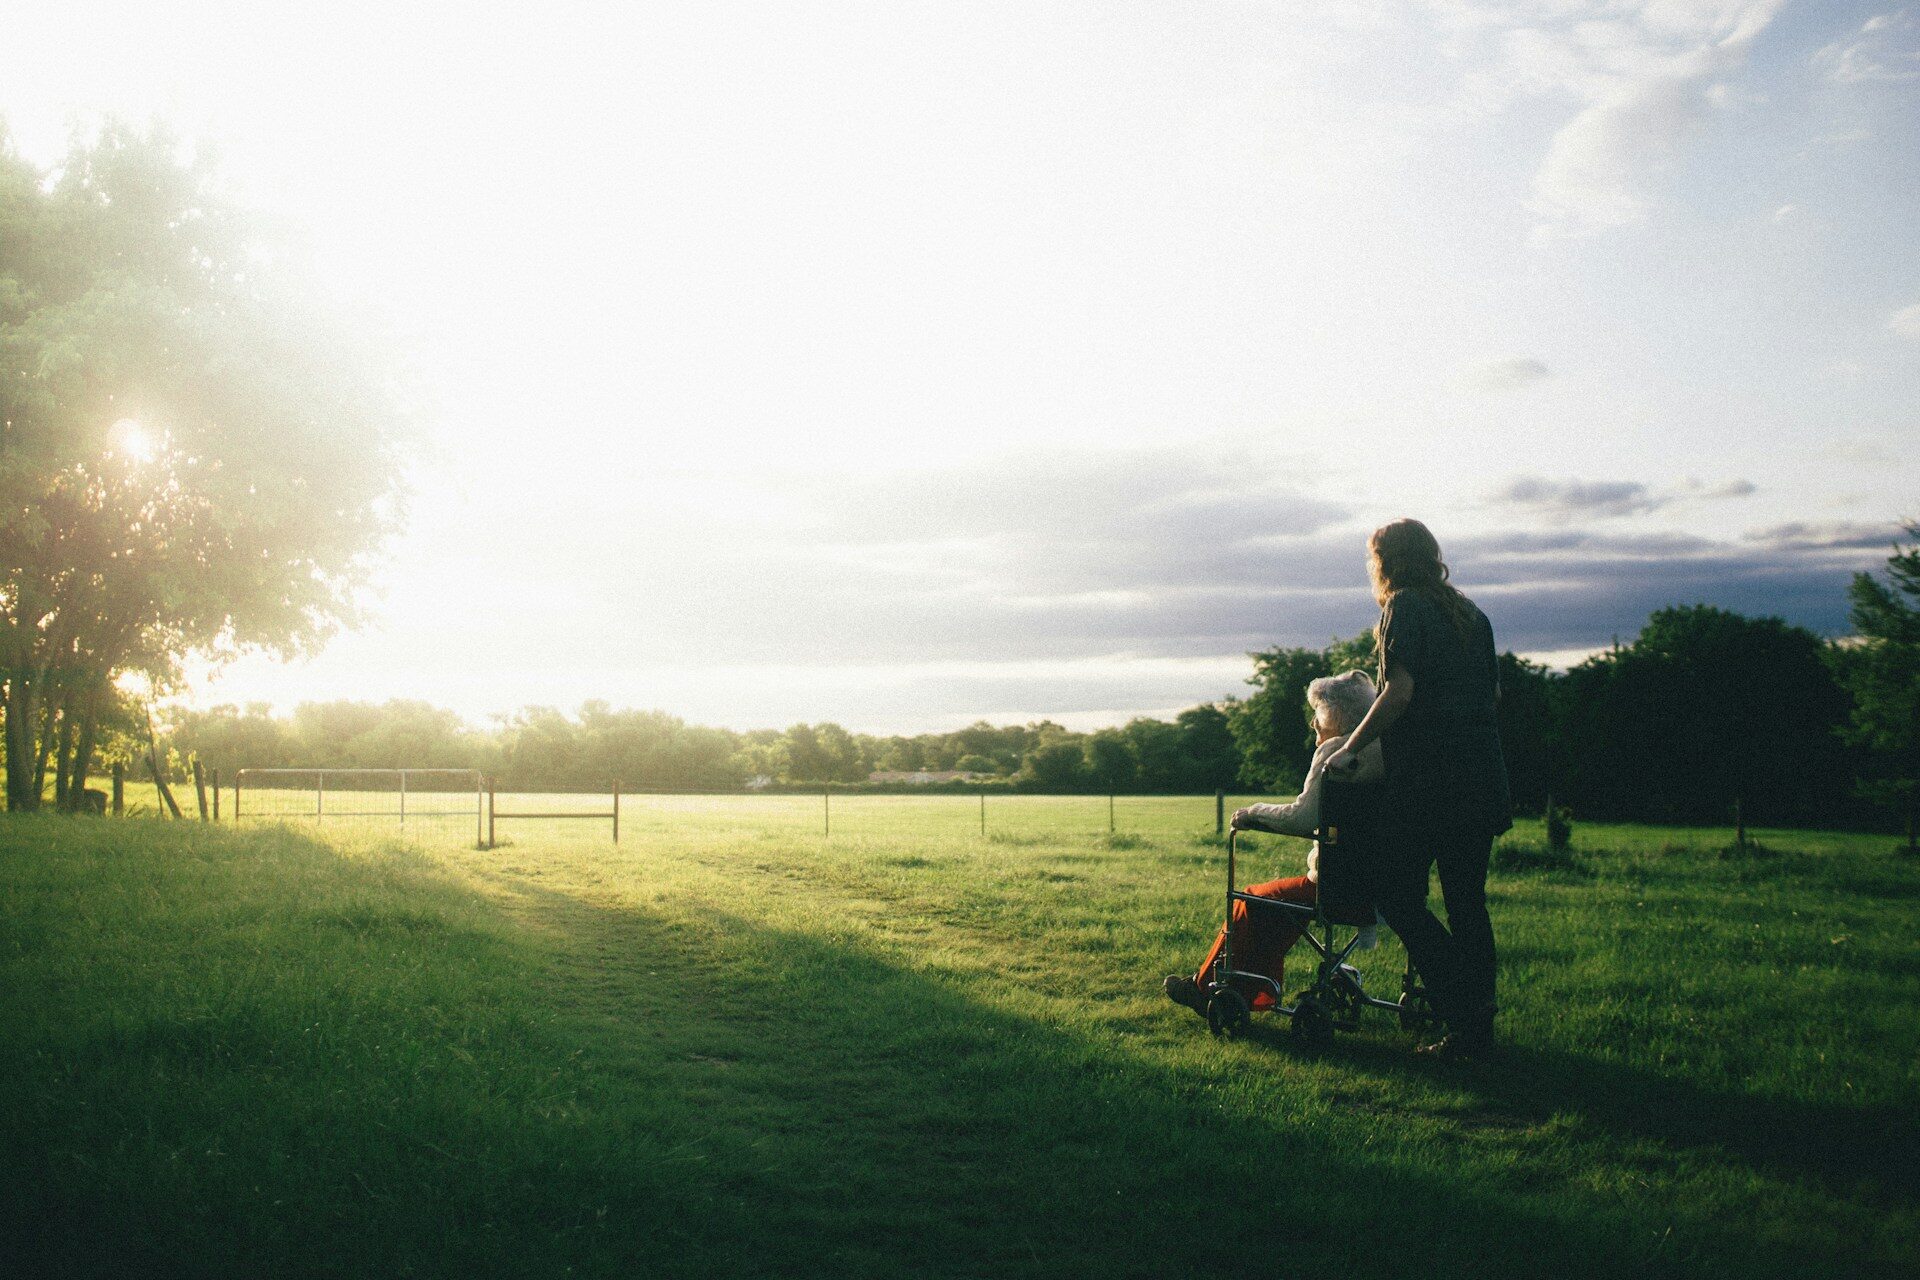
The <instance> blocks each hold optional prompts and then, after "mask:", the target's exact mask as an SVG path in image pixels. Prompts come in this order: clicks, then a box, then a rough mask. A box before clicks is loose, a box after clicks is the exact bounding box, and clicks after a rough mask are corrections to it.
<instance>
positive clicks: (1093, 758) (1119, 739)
mask: <svg viewBox="0 0 1920 1280" xmlns="http://www.w3.org/2000/svg"><path fill="white" fill-rule="evenodd" d="M1083 750H1084V752H1085V754H1086V764H1087V774H1088V776H1089V777H1091V778H1092V780H1093V782H1094V784H1095V785H1096V786H1098V787H1100V788H1101V789H1102V790H1105V791H1109V792H1112V791H1124V790H1126V789H1127V788H1129V787H1131V786H1133V784H1134V781H1135V780H1136V779H1137V778H1138V776H1139V773H1140V762H1139V760H1138V758H1137V757H1135V755H1134V754H1133V743H1132V742H1131V741H1129V740H1128V738H1127V735H1126V734H1124V733H1122V732H1121V731H1120V730H1118V729H1101V730H1099V731H1098V732H1096V733H1092V734H1089V735H1088V736H1087V738H1086V741H1085V744H1084V746H1083Z"/></svg>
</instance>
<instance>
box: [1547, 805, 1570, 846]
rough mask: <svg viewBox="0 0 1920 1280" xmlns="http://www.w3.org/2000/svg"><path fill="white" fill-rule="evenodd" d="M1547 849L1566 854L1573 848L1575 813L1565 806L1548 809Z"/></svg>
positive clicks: (1554, 806)
mask: <svg viewBox="0 0 1920 1280" xmlns="http://www.w3.org/2000/svg"><path fill="white" fill-rule="evenodd" d="M1546 817H1547V848H1548V850H1549V851H1551V852H1553V853H1565V852H1567V851H1568V850H1569V849H1571V848H1573V811H1572V810H1571V809H1568V808H1567V806H1565V805H1563V804H1558V805H1553V806H1551V807H1549V808H1548V809H1547V815H1546Z"/></svg>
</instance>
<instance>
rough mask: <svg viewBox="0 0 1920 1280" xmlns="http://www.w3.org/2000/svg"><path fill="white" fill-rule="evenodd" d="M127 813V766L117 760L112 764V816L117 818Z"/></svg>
mask: <svg viewBox="0 0 1920 1280" xmlns="http://www.w3.org/2000/svg"><path fill="white" fill-rule="evenodd" d="M126 811H127V766H125V765H123V764H121V763H120V762H119V761H118V760H116V761H114V762H113V816H114V817H116V818H118V817H120V816H121V815H123V814H124V813H126Z"/></svg>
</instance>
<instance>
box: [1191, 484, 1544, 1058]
mask: <svg viewBox="0 0 1920 1280" xmlns="http://www.w3.org/2000/svg"><path fill="white" fill-rule="evenodd" d="M1367 553H1368V554H1367V569H1368V576H1369V577H1370V578H1371V580H1372V583H1373V591H1374V598H1375V600H1376V601H1377V602H1378V603H1379V605H1380V621H1379V624H1378V626H1377V627H1376V628H1375V630H1374V638H1375V642H1376V648H1377V650H1378V654H1379V673H1380V679H1379V691H1378V696H1377V697H1375V698H1373V699H1372V700H1371V703H1370V705H1369V706H1368V707H1367V709H1366V710H1365V712H1364V714H1363V715H1362V716H1361V717H1360V719H1359V721H1358V722H1357V723H1355V724H1353V725H1352V726H1351V728H1350V730H1349V731H1347V732H1346V733H1345V736H1344V739H1343V740H1342V741H1340V742H1339V743H1338V745H1333V746H1331V747H1330V749H1327V750H1326V752H1325V755H1324V757H1323V756H1322V754H1321V753H1320V752H1316V753H1315V769H1316V771H1317V776H1316V775H1310V776H1309V781H1310V782H1314V781H1320V780H1322V779H1324V778H1326V777H1333V778H1341V779H1346V780H1350V781H1359V780H1361V779H1363V778H1365V777H1366V776H1368V774H1369V773H1371V771H1372V769H1373V768H1374V767H1375V766H1374V763H1373V761H1372V760H1371V759H1370V752H1372V751H1375V750H1378V751H1380V753H1381V758H1382V763H1384V777H1383V778H1382V780H1381V784H1380V795H1379V797H1378V804H1379V806H1380V812H1379V818H1380V836H1381V839H1380V843H1379V847H1378V848H1377V849H1376V850H1375V851H1374V853H1373V855H1372V856H1371V858H1370V863H1371V865H1370V866H1369V867H1368V869H1367V871H1368V874H1367V879H1368V881H1369V883H1370V886H1371V888H1372V890H1373V897H1374V901H1375V903H1376V905H1377V906H1378V908H1379V911H1380V914H1381V916H1383V917H1384V918H1385V920H1386V922H1387V924H1388V925H1389V926H1390V927H1391V928H1392V929H1393V931H1394V932H1395V933H1396V934H1398V935H1399V936H1400V939H1401V941H1402V942H1403V943H1404V944H1405V945H1406V948H1407V955H1408V958H1409V960H1410V961H1411V962H1412V964H1413V965H1414V966H1415V967H1416V968H1417V969H1418V970H1419V972H1420V975H1421V978H1422V980H1423V982H1424V984H1425V990H1426V995H1427V998H1428V999H1429V1000H1430V1001H1431V1002H1432V1005H1433V1009H1434V1012H1435V1013H1437V1014H1438V1015H1439V1017H1440V1018H1441V1019H1442V1020H1443V1021H1444V1022H1445V1023H1446V1026H1447V1034H1446V1036H1445V1037H1444V1038H1443V1039H1441V1040H1440V1041H1439V1042H1438V1043H1436V1044H1433V1045H1429V1046H1427V1047H1426V1048H1427V1050H1429V1051H1434V1052H1438V1053H1440V1054H1442V1055H1446V1056H1455V1055H1462V1054H1467V1055H1471V1054H1475V1053H1480V1052H1484V1051H1486V1050H1488V1049H1490V1048H1491V1047H1492V1044H1493V1017H1494V1012H1495V1003H1494V967H1495V963H1494V944H1493V925H1492V922H1491V920H1490V919H1489V918H1488V915H1487V893H1486V888H1487V862H1488V859H1489V856H1490V854H1491V852H1492V848H1493V840H1494V837H1496V836H1498V835H1499V834H1500V833H1501V832H1503V831H1506V830H1507V829H1508V828H1509V827H1511V826H1512V825H1513V823H1512V813H1511V802H1510V799H1509V796H1508V792H1507V770H1506V761H1505V758H1504V757H1503V756H1502V754H1501V749H1500V735H1499V729H1498V724H1497V722H1496V719H1495V705H1496V703H1497V702H1498V699H1499V693H1500V685H1499V664H1498V658H1497V656H1496V652H1495V648H1494V641H1493V628H1492V626H1491V624H1489V623H1488V622H1487V618H1486V615H1485V614H1483V613H1481V612H1480V610H1479V609H1478V608H1476V607H1475V606H1474V604H1473V602H1472V601H1470V600H1468V599H1467V598H1466V596H1464V595H1462V594H1461V593H1460V591H1459V590H1458V589H1457V588H1455V587H1454V586H1453V585H1452V584H1451V583H1450V582H1448V580H1447V578H1448V572H1447V566H1446V563H1445V562H1444V561H1443V560H1442V559H1441V558H1440V546H1439V543H1438V542H1436V541H1435V539H1434V536H1433V534H1432V533H1431V532H1430V531H1428V529H1427V527H1426V526H1425V525H1423V524H1421V523H1420V522H1419V521H1418V520H1396V521H1394V522H1393V523H1391V524H1387V525H1383V526H1381V527H1380V528H1378V529H1376V530H1374V533H1373V536H1372V537H1371V538H1370V539H1369V540H1368V543H1367ZM1318 716H1319V709H1318V708H1317V707H1316V724H1317V723H1318ZM1331 741H1332V739H1331V738H1323V741H1322V743H1321V746H1322V748H1323V749H1324V748H1329V745H1330V743H1331ZM1307 799H1308V796H1307V795H1306V793H1304V792H1303V793H1302V796H1301V799H1300V800H1299V801H1296V802H1295V805H1294V806H1264V805H1256V806H1253V807H1252V808H1251V809H1248V810H1242V811H1241V813H1240V814H1236V815H1235V817H1236V820H1237V824H1236V825H1241V826H1257V825H1260V818H1259V813H1260V811H1268V812H1272V811H1280V810H1287V809H1290V808H1291V809H1294V810H1295V811H1296V813H1297V810H1298V808H1299V807H1300V806H1301V805H1303V804H1304V803H1305V802H1306V801H1307ZM1243 815H1244V816H1243ZM1315 817H1316V819H1317V817H1318V815H1317V813H1316V814H1315ZM1435 863H1438V865H1439V868H1440V891H1441V895H1442V897H1443V899H1444V900H1445V902H1446V908H1447V924H1445V925H1442V924H1441V923H1440V921H1439V920H1438V918H1436V917H1435V916H1434V914H1433V912H1432V911H1430V910H1428V908H1427V874H1428V871H1429V869H1430V868H1431V867H1433V866H1434V864H1435ZM1288 883H1289V882H1285V881H1276V882H1274V883H1273V884H1272V885H1267V886H1258V887H1256V888H1255V890H1253V892H1255V893H1259V892H1260V891H1261V890H1264V889H1274V890H1275V892H1276V894H1278V893H1280V892H1283V891H1284V892H1292V893H1297V894H1305V893H1308V892H1309V890H1308V889H1306V888H1302V887H1299V886H1295V887H1293V888H1291V889H1288V890H1282V889H1281V888H1280V886H1282V885H1285V884H1288ZM1263 896H1264V895H1263ZM1306 900H1307V901H1311V900H1312V899H1311V898H1307V899H1306ZM1240 905H1241V904H1236V907H1237V909H1236V912H1235V925H1236V928H1235V931H1234V935H1233V947H1234V957H1235V963H1234V967H1235V968H1236V969H1240V970H1243V971H1246V970H1248V966H1247V964H1244V963H1242V960H1243V958H1244V959H1246V960H1249V961H1255V962H1258V963H1265V964H1273V965H1274V976H1275V978H1276V981H1277V978H1278V966H1277V963H1275V957H1276V955H1284V954H1285V948H1286V946H1290V945H1291V944H1292V942H1293V936H1289V935H1288V934H1286V933H1278V932H1277V933H1274V934H1273V935H1272V936H1271V937H1263V938H1259V939H1254V938H1247V939H1246V940H1245V941H1244V942H1243V930H1246V931H1248V932H1251V928H1250V926H1251V922H1250V921H1249V922H1243V921H1242V920H1241V918H1240V917H1241V912H1240V910H1239V909H1238V907H1239V906H1240ZM1272 914H1276V915H1286V914H1290V913H1287V912H1275V913H1272ZM1276 923H1278V922H1276ZM1266 927H1270V926H1263V931H1264V929H1265V928H1266ZM1223 933H1224V931H1223ZM1294 933H1295V934H1297V930H1296V931H1294ZM1283 940H1284V944H1285V945H1281V944H1282V942H1283ZM1215 945H1216V947H1218V946H1219V945H1220V944H1219V943H1218V942H1216V944H1215ZM1243 946H1244V947H1247V948H1249V950H1248V951H1247V952H1246V953H1245V954H1244V956H1243V952H1242V947H1243ZM1276 946H1277V947H1278V948H1279V950H1278V952H1277V953H1276V952H1274V951H1273V948H1274V947H1276ZM1254 971H1256V972H1257V971H1258V970H1254ZM1205 974H1206V969H1205V968H1203V969H1202V971H1201V975H1200V976H1201V977H1202V978H1204V976H1205ZM1166 990H1167V994H1168V996H1169V997H1170V998H1172V999H1174V1000H1175V1001H1177V1002H1179V1003H1181V1004H1188V1005H1190V1006H1193V1005H1194V1004H1195V1001H1196V1000H1197V998H1198V997H1199V995H1200V985H1199V982H1197V981H1195V980H1194V979H1181V978H1169V979H1168V980H1167V982H1166ZM1198 1007H1204V1005H1200V1006H1198Z"/></svg>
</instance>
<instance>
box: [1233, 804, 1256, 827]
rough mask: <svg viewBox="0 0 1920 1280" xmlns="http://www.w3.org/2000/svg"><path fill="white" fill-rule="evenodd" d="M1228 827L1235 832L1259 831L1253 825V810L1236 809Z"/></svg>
mask: <svg viewBox="0 0 1920 1280" xmlns="http://www.w3.org/2000/svg"><path fill="white" fill-rule="evenodd" d="M1227 825H1228V826H1230V827H1232V828H1233V829H1234V830H1235V831H1255V830H1258V828H1257V827H1255V826H1254V825H1253V810H1251V809H1235V810H1234V811H1233V819H1232V821H1230V822H1228V823H1227Z"/></svg>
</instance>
